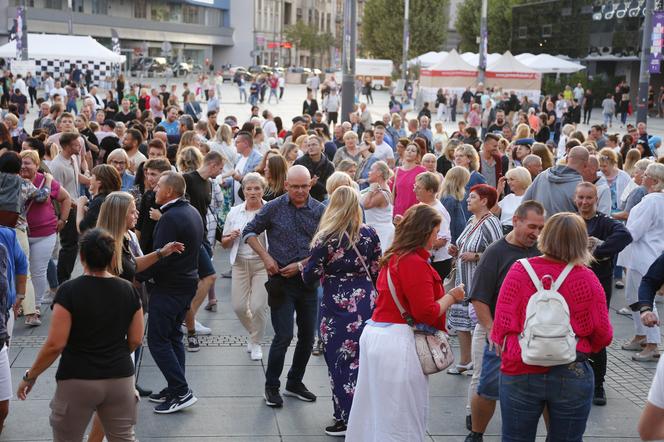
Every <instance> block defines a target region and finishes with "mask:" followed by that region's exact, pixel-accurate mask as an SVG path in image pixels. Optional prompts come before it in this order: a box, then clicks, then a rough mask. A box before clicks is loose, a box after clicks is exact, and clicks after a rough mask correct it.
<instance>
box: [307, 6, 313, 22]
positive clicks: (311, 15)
mask: <svg viewBox="0 0 664 442" xmlns="http://www.w3.org/2000/svg"><path fill="white" fill-rule="evenodd" d="M312 21H314V11H313V10H312V9H309V20H308V21H307V23H308V24H309V25H310V26H311V22H312Z"/></svg>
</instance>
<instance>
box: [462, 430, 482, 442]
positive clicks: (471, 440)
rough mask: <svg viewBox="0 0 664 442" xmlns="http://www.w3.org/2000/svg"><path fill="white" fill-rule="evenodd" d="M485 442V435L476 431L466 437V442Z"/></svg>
mask: <svg viewBox="0 0 664 442" xmlns="http://www.w3.org/2000/svg"><path fill="white" fill-rule="evenodd" d="M483 441H484V434H482V433H477V432H475V431H471V432H470V434H469V435H468V436H466V439H465V440H464V442H483Z"/></svg>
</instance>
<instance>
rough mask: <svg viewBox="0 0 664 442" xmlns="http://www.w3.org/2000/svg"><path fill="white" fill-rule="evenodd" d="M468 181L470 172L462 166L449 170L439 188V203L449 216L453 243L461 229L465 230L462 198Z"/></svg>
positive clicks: (466, 219) (465, 219) (466, 220)
mask: <svg viewBox="0 0 664 442" xmlns="http://www.w3.org/2000/svg"><path fill="white" fill-rule="evenodd" d="M468 180H470V172H468V169H467V168H465V167H462V166H454V167H453V168H451V169H450V170H449V171H448V172H447V175H445V179H444V180H443V185H442V187H441V192H440V193H441V199H440V202H441V203H442V204H443V207H445V209H446V210H447V213H449V214H450V234H451V242H452V243H455V242H456V240H457V238H458V237H459V235H461V232H463V229H465V228H466V223H467V222H468V218H467V217H466V212H465V211H464V210H463V206H464V197H465V195H466V184H468Z"/></svg>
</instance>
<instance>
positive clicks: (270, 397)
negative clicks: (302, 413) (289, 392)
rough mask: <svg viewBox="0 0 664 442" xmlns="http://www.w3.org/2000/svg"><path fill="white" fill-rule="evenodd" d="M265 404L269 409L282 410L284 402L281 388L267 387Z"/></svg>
mask: <svg viewBox="0 0 664 442" xmlns="http://www.w3.org/2000/svg"><path fill="white" fill-rule="evenodd" d="M264 397H265V404H266V405H267V406H268V407H274V408H281V407H282V405H284V400H283V399H282V398H281V395H280V394H279V387H265V396H264Z"/></svg>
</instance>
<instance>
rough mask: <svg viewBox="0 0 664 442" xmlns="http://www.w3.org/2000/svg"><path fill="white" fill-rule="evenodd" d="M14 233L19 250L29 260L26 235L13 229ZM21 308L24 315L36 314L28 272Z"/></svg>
mask: <svg viewBox="0 0 664 442" xmlns="http://www.w3.org/2000/svg"><path fill="white" fill-rule="evenodd" d="M14 231H15V232H16V238H18V243H19V244H20V245H21V250H23V253H25V257H26V258H28V261H29V260H30V243H29V242H28V234H27V233H26V232H25V231H23V230H21V229H14ZM21 306H22V307H23V314H24V315H26V316H27V315H32V314H34V313H36V312H37V311H36V310H35V290H34V289H33V287H32V275H31V274H30V271H28V280H27V281H26V283H25V299H23V302H22V303H21Z"/></svg>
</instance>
